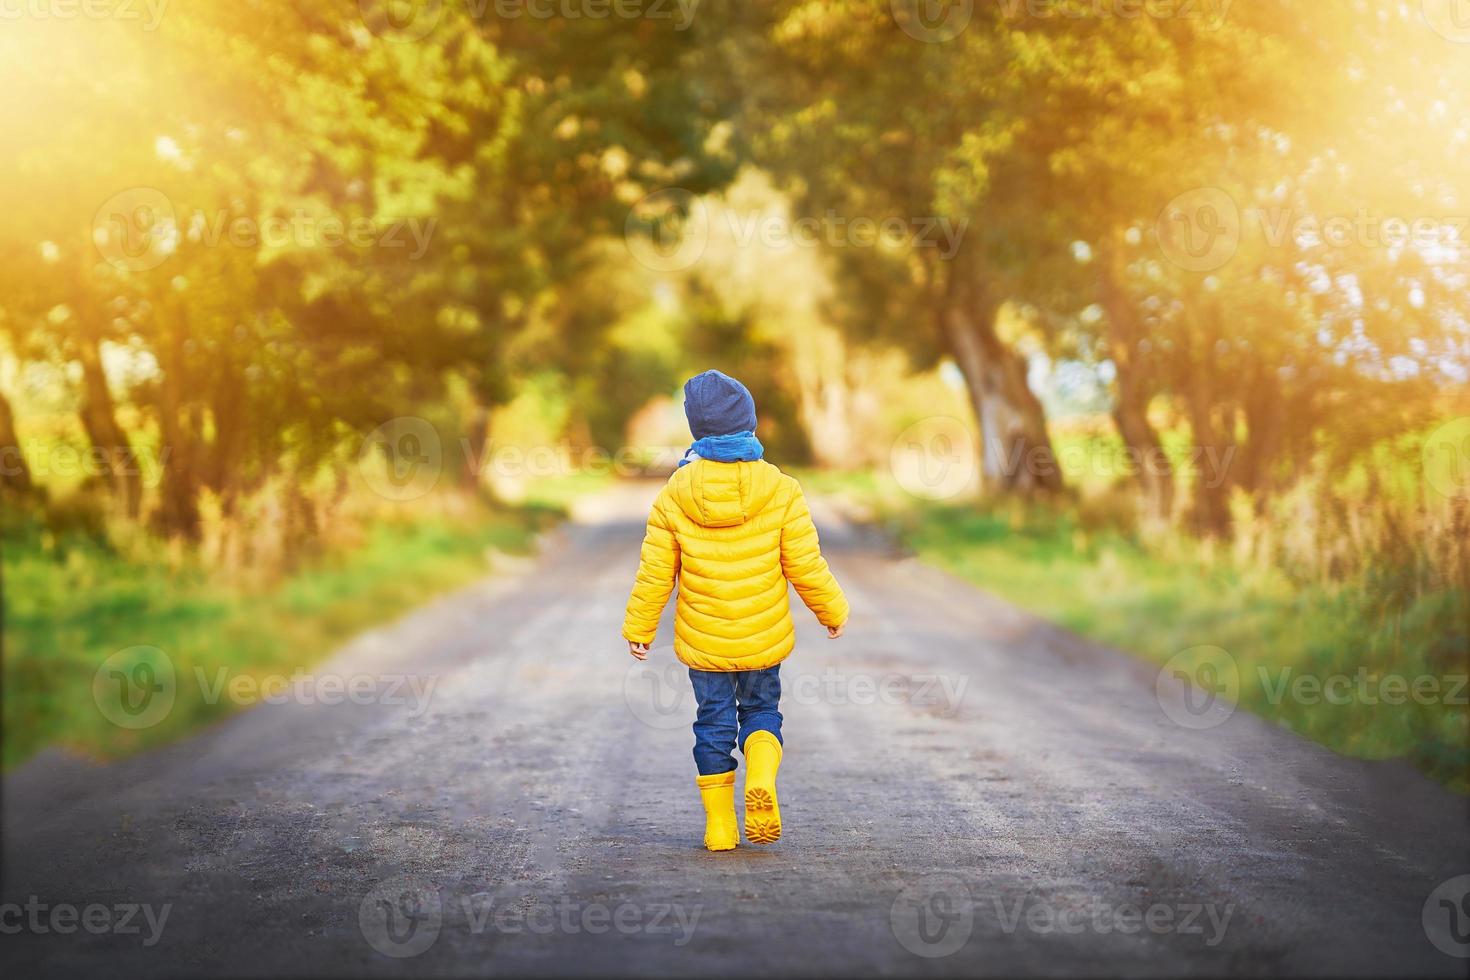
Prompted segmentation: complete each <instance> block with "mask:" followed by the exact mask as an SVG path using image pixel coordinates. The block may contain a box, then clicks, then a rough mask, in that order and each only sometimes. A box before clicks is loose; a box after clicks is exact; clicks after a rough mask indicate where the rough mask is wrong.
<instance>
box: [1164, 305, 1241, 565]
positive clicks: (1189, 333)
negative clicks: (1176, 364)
mask: <svg viewBox="0 0 1470 980" xmlns="http://www.w3.org/2000/svg"><path fill="white" fill-rule="evenodd" d="M1184 302H1185V307H1186V309H1188V310H1190V311H1193V312H1192V314H1191V315H1192V316H1194V317H1196V318H1197V319H1196V322H1194V323H1187V324H1185V327H1186V329H1184V330H1183V331H1181V332H1180V334H1179V337H1178V340H1179V347H1180V356H1181V358H1182V361H1183V364H1184V366H1185V367H1184V371H1183V372H1181V381H1182V388H1183V394H1184V404H1185V409H1186V411H1187V413H1188V415H1189V427H1190V429H1191V430H1192V432H1193V434H1194V452H1195V456H1196V458H1197V459H1198V461H1199V462H1198V467H1197V469H1198V472H1197V473H1196V474H1195V478H1194V504H1193V508H1192V512H1191V514H1190V518H1191V522H1192V523H1193V525H1194V529H1195V532H1196V533H1198V534H1200V535H1202V536H1205V537H1219V538H1228V537H1229V536H1230V533H1231V517H1230V487H1231V479H1230V466H1231V463H1232V462H1233V461H1234V459H1235V453H1236V451H1237V449H1238V447H1237V446H1236V443H1235V426H1234V418H1233V416H1234V410H1233V408H1232V407H1231V406H1230V404H1229V403H1228V402H1227V401H1226V400H1225V399H1224V398H1222V397H1221V394H1220V391H1219V390H1218V383H1219V378H1218V375H1219V369H1218V367H1217V366H1216V364H1215V363H1214V349H1215V343H1216V340H1217V338H1219V337H1221V336H1223V333H1222V329H1221V324H1220V322H1219V310H1218V308H1216V307H1214V306H1212V305H1210V304H1209V303H1207V302H1206V301H1205V299H1204V297H1203V296H1201V295H1200V294H1199V291H1198V290H1197V289H1195V288H1193V287H1189V288H1187V289H1186V291H1185V293H1184ZM1230 383H1231V384H1234V383H1235V380H1234V379H1233V378H1232V379H1231V380H1230Z"/></svg>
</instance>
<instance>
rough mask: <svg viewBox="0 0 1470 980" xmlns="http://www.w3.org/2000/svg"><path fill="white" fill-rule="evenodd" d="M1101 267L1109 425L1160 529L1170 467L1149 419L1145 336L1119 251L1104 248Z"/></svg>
mask: <svg viewBox="0 0 1470 980" xmlns="http://www.w3.org/2000/svg"><path fill="white" fill-rule="evenodd" d="M1100 264H1101V267H1102V271H1101V275H1100V278H1099V290H1098V291H1099V293H1100V296H1101V299H1102V306H1103V311H1104V313H1105V314H1106V315H1107V320H1108V337H1107V340H1108V353H1109V355H1110V356H1111V357H1112V360H1113V367H1114V369H1115V370H1116V372H1117V379H1116V381H1117V390H1116V392H1115V396H1116V397H1115V404H1114V406H1113V422H1114V424H1116V425H1117V427H1118V435H1119V436H1120V437H1122V439H1123V445H1124V446H1125V447H1126V448H1127V449H1128V452H1129V455H1130V456H1131V457H1132V460H1131V461H1130V462H1132V463H1133V464H1134V465H1136V466H1137V473H1138V482H1139V486H1140V487H1141V488H1142V490H1143V496H1144V505H1145V513H1146V514H1147V515H1148V518H1149V519H1150V520H1152V521H1153V522H1155V523H1158V524H1164V523H1167V522H1168V520H1169V517H1170V515H1171V513H1172V512H1173V509H1174V467H1173V466H1172V465H1171V464H1170V462H1169V457H1168V456H1166V455H1165V454H1164V446H1163V443H1162V442H1160V440H1159V434H1158V433H1157V432H1155V431H1154V427H1153V425H1152V424H1151V423H1150V422H1149V420H1148V403H1149V401H1150V400H1151V398H1152V392H1151V391H1150V390H1149V386H1148V384H1147V382H1146V380H1145V378H1144V375H1145V371H1144V370H1143V365H1142V364H1141V363H1140V362H1139V352H1138V342H1139V340H1141V339H1142V338H1143V331H1142V329H1140V326H1139V323H1138V317H1137V315H1136V313H1135V311H1134V309H1133V304H1132V302H1131V301H1130V300H1129V298H1128V294H1127V293H1126V292H1125V291H1124V288H1123V270H1122V265H1121V260H1120V257H1119V255H1118V253H1117V251H1116V250H1115V249H1114V248H1112V247H1105V248H1104V250H1103V254H1102V256H1101V263H1100Z"/></svg>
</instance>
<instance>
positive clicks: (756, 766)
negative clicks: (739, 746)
mask: <svg viewBox="0 0 1470 980" xmlns="http://www.w3.org/2000/svg"><path fill="white" fill-rule="evenodd" d="M744 751H745V839H746V840H748V841H750V842H751V843H752V844H770V843H773V842H775V841H778V840H780V839H781V807H780V806H778V805H777V803H776V770H777V769H779V768H781V743H780V741H779V740H778V739H777V738H776V736H774V735H772V734H771V733H770V732H766V731H760V732H751V733H750V737H748V738H747V739H746V740H745V750H744Z"/></svg>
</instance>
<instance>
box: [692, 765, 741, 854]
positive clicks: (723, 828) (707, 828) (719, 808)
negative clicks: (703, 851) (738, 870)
mask: <svg viewBox="0 0 1470 980" xmlns="http://www.w3.org/2000/svg"><path fill="white" fill-rule="evenodd" d="M695 782H697V783H698V784H699V796H700V798H701V799H702V800H704V846H705V847H707V848H709V849H710V850H711V851H729V850H733V849H734V848H735V845H736V844H739V843H740V830H739V829H738V828H737V827H736V825H735V773H733V772H719V773H715V774H714V775H713V776H699V777H698V778H697V779H696V780H695Z"/></svg>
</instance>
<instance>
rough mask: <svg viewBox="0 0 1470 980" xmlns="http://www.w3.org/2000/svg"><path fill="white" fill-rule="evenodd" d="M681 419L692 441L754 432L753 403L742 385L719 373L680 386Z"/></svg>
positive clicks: (708, 372) (696, 377)
mask: <svg viewBox="0 0 1470 980" xmlns="http://www.w3.org/2000/svg"><path fill="white" fill-rule="evenodd" d="M684 415H685V417H686V418H688V419H689V431H690V432H692V433H693V434H694V438H696V439H703V438H705V437H706V436H727V435H732V434H734V433H736V432H754V431H755V399H754V398H752V397H750V392H749V391H748V390H746V387H745V385H743V384H741V383H740V382H739V381H736V380H735V379H734V378H732V377H730V376H729V375H728V374H721V373H720V372H719V371H706V372H704V373H703V374H696V375H695V376H694V377H692V378H690V379H689V380H688V381H686V382H684Z"/></svg>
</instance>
